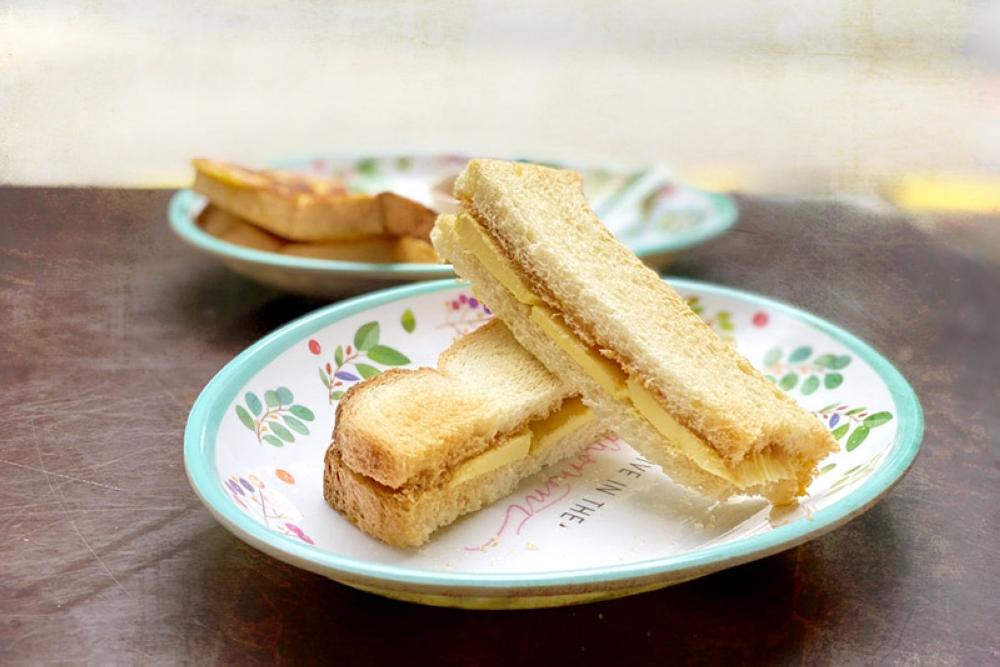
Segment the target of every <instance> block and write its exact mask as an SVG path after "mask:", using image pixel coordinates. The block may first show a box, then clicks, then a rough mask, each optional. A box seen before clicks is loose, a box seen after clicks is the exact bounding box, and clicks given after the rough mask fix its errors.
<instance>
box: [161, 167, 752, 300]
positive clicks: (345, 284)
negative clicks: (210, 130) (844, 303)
mask: <svg viewBox="0 0 1000 667" xmlns="http://www.w3.org/2000/svg"><path fill="white" fill-rule="evenodd" d="M467 161H468V158H465V157H460V156H453V155H438V156H390V157H357V158H334V159H328V158H315V159H303V160H292V161H285V162H281V163H279V164H277V165H275V166H276V167H279V168H282V169H287V170H290V171H294V172H297V173H303V174H309V175H313V176H321V177H332V178H336V179H339V180H341V181H342V182H343V183H344V184H345V187H347V188H348V190H350V191H352V192H360V193H368V194H376V193H378V192H382V191H385V190H390V191H393V192H396V193H398V194H401V195H403V196H407V197H410V198H411V199H414V200H416V201H419V202H420V203H422V204H424V205H426V206H428V207H430V208H432V209H434V210H436V211H439V212H447V211H448V210H450V208H451V207H452V206H453V205H454V202H453V201H452V199H451V195H450V192H451V184H452V182H453V179H454V177H455V175H456V174H457V173H458V172H459V171H460V170H461V169H462V167H463V166H464V165H465V163H466V162H467ZM548 164H552V165H553V166H562V167H566V168H570V169H574V170H576V171H579V172H580V173H581V174H582V175H583V177H584V190H585V192H586V193H587V197H588V200H589V201H590V203H591V205H592V206H593V207H594V210H595V211H596V212H597V213H598V215H599V216H600V217H601V219H602V220H603V221H604V223H605V224H606V225H607V226H608V228H609V229H611V231H612V232H614V233H615V234H616V236H618V238H620V239H621V240H622V242H624V243H625V245H627V246H629V248H631V249H632V250H633V252H635V253H636V254H637V255H638V256H639V257H641V258H642V259H643V260H644V261H645V262H646V263H647V264H649V265H651V266H653V267H655V268H657V269H661V268H663V267H664V266H665V265H666V264H667V263H669V262H670V261H671V260H672V259H673V258H674V257H675V256H676V254H677V253H679V252H680V251H682V250H684V249H686V248H689V247H691V246H694V245H697V244H700V243H704V242H706V241H708V240H710V239H712V238H714V237H716V236H718V235H719V234H722V233H723V232H725V231H726V230H728V229H729V228H730V227H732V226H733V224H734V223H735V222H736V218H737V210H736V204H735V202H734V201H733V200H732V199H731V198H730V197H728V196H726V195H723V194H718V193H712V192H705V191H702V190H699V189H697V188H693V187H690V186H687V185H684V184H681V183H678V182H676V180H674V179H673V178H671V176H670V175H669V173H668V172H667V171H666V170H665V169H664V168H662V167H651V168H648V169H642V170H627V169H618V168H613V167H604V166H596V165H586V164H569V163H565V164H559V165H556V164H555V163H551V162H550V163H548ZM204 206H205V199H204V197H202V196H201V195H198V194H197V193H195V192H193V191H191V190H189V189H183V190H179V191H178V192H177V193H176V194H175V195H174V196H173V197H172V198H171V200H170V203H169V206H168V210H167V215H168V219H169V221H170V226H171V228H172V229H173V231H174V232H175V233H176V234H177V235H178V236H179V237H180V238H181V239H183V240H184V241H185V242H187V243H189V244H190V245H192V246H193V247H195V248H197V249H199V250H201V251H203V252H206V253H208V254H211V255H214V256H215V257H218V258H219V259H220V260H221V261H222V262H223V263H224V264H225V265H226V266H228V267H229V268H230V269H232V270H233V271H235V272H237V273H239V274H241V275H243V276H245V277H247V278H250V279H251V280H254V281H255V282H258V283H262V284H264V285H268V286H270V287H273V288H275V289H279V290H282V291H285V292H291V293H293V294H301V295H305V296H311V297H316V298H321V299H337V298H342V297H344V296H349V295H352V294H360V293H362V292H367V291H371V290H374V289H380V288H384V287H388V286H391V285H397V284H402V283H408V282H414V281H421V280H432V279H439V278H448V277H452V276H454V272H453V271H452V268H451V266H449V265H443V264H376V263H366V262H344V261H337V260H331V259H317V258H309V257H297V256H292V255H284V254H281V253H277V252H269V251H265V250H257V249H253V248H246V247H242V246H239V245H235V244H233V243H229V242H227V241H223V240H221V239H219V238H216V237H215V236H212V235H211V234H208V233H207V232H205V231H204V230H203V229H201V227H199V226H198V224H197V221H196V219H197V216H198V214H199V213H200V212H201V210H202V209H203V208H204Z"/></svg>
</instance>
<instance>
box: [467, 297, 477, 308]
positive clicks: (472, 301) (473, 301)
mask: <svg viewBox="0 0 1000 667" xmlns="http://www.w3.org/2000/svg"><path fill="white" fill-rule="evenodd" d="M478 307H479V299H477V298H476V297H472V298H470V299H469V308H478Z"/></svg>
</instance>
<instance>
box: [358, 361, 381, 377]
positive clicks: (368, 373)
mask: <svg viewBox="0 0 1000 667" xmlns="http://www.w3.org/2000/svg"><path fill="white" fill-rule="evenodd" d="M354 367H355V368H356V369H358V375H360V376H361V378H362V379H364V380H367V379H368V378H370V377H375V376H376V375H378V374H379V373H381V372H382V371H380V370H379V369H377V368H375V367H374V366H370V365H368V364H354Z"/></svg>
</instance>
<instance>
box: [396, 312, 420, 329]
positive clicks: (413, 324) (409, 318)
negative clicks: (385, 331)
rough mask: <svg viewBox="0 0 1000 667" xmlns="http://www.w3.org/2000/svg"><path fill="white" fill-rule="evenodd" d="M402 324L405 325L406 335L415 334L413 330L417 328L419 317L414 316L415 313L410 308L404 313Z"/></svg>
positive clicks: (401, 319)
mask: <svg viewBox="0 0 1000 667" xmlns="http://www.w3.org/2000/svg"><path fill="white" fill-rule="evenodd" d="M400 324H402V325H403V331H405V332H406V333H413V330H414V329H416V328H417V316H416V315H414V314H413V311H412V310H411V309H409V308H407V309H406V310H404V311H403V317H402V318H400Z"/></svg>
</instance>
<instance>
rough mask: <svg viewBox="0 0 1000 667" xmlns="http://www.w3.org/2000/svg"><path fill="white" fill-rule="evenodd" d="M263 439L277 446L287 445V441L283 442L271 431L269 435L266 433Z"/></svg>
mask: <svg viewBox="0 0 1000 667" xmlns="http://www.w3.org/2000/svg"><path fill="white" fill-rule="evenodd" d="M262 440H263V441H264V442H266V443H267V444H269V445H274V446H275V447H284V446H285V443H283V442H282V441H281V439H280V438H276V437H274V436H273V435H271V434H270V433H268V434H267V435H265V436H264V437H263V438H262Z"/></svg>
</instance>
